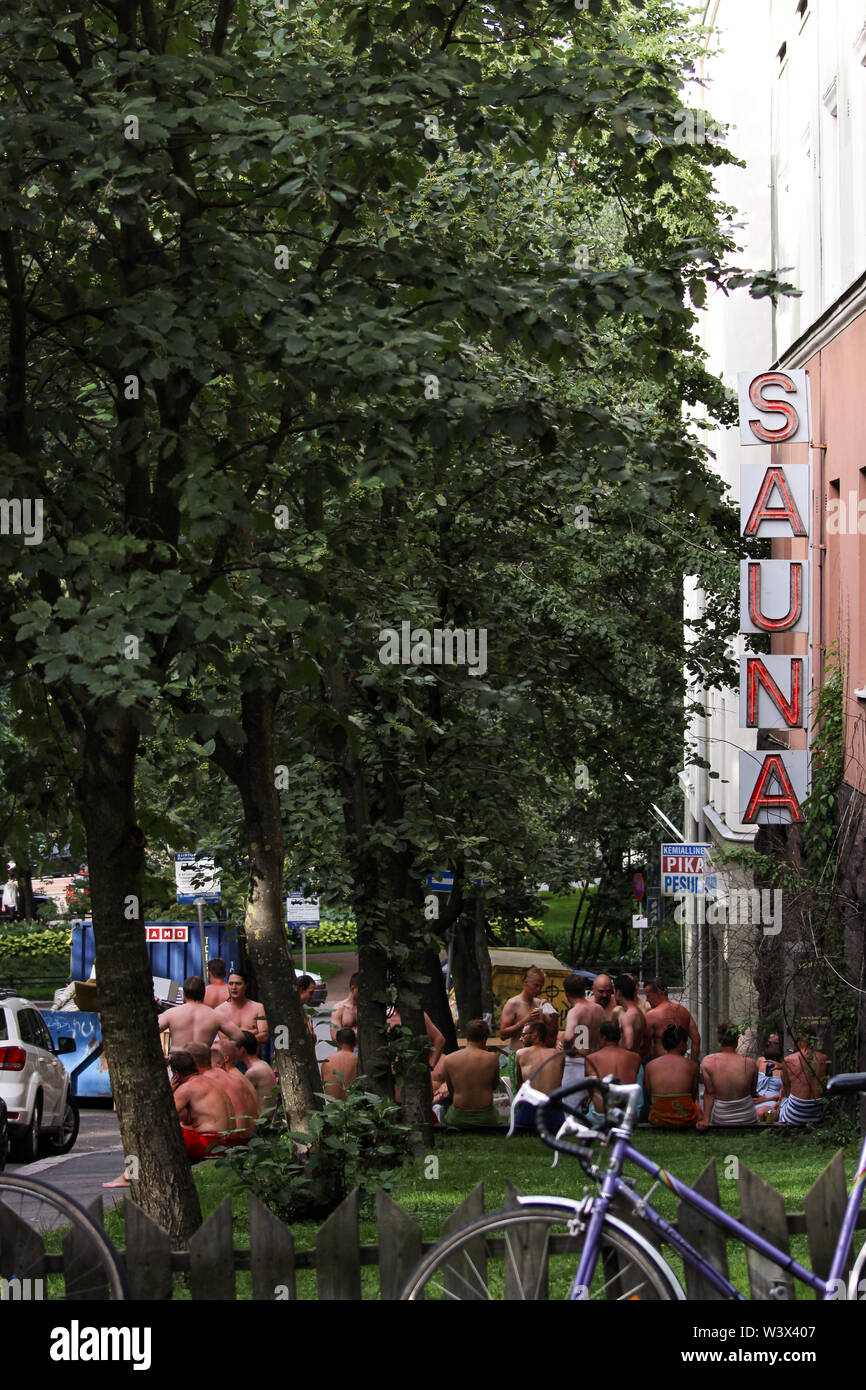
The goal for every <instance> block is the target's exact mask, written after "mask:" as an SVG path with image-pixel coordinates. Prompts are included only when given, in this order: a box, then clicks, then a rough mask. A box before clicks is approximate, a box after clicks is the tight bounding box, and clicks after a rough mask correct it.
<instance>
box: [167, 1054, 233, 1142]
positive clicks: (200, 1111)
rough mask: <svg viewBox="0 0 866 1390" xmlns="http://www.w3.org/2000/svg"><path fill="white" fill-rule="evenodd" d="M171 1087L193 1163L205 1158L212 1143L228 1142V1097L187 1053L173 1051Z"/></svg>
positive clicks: (229, 1130)
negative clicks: (200, 1074) (205, 1075)
mask: <svg viewBox="0 0 866 1390" xmlns="http://www.w3.org/2000/svg"><path fill="white" fill-rule="evenodd" d="M168 1064H169V1066H170V1068H171V1089H172V1091H173V1092H174V1104H175V1109H176V1110H177V1116H178V1119H179V1120H180V1127H181V1133H182V1134H183V1142H184V1144H185V1145H186V1151H187V1153H188V1154H189V1156H190V1160H191V1161H192V1162H193V1163H197V1162H198V1160H199V1159H201V1158H204V1156H205V1154H206V1153H207V1151H208V1149H209V1148H210V1146H211V1144H214V1143H225V1142H226V1139H227V1137H229V1136H230V1134H231V1131H232V1128H233V1125H232V1115H231V1110H230V1107H229V1102H228V1097H227V1096H226V1095H224V1093H223V1092H222V1091H221V1090H220V1088H219V1087H218V1086H215V1085H214V1084H213V1082H212V1081H210V1080H208V1079H206V1078H205V1077H203V1076H199V1074H198V1069H197V1067H196V1064H195V1062H194V1061H193V1059H192V1057H190V1055H189V1053H188V1052H172V1053H170V1054H169V1058H168Z"/></svg>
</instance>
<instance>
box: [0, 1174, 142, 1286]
mask: <svg viewBox="0 0 866 1390" xmlns="http://www.w3.org/2000/svg"><path fill="white" fill-rule="evenodd" d="M128 1297H129V1293H128V1290H127V1285H126V1276H125V1273H124V1268H123V1264H122V1263H121V1260H120V1257H119V1255H118V1253H117V1251H116V1250H115V1248H114V1246H113V1245H112V1243H111V1241H110V1240H109V1239H108V1237H107V1236H106V1234H105V1232H104V1231H103V1230H102V1228H101V1227H100V1226H99V1225H97V1223H96V1222H95V1221H94V1219H93V1217H92V1216H90V1215H89V1214H88V1213H87V1212H86V1211H85V1210H84V1208H83V1207H80V1206H79V1205H78V1203H77V1202H74V1201H73V1200H72V1198H71V1197H67V1196H66V1195H65V1194H64V1193H62V1192H57V1191H55V1189H54V1188H52V1187H48V1186H47V1185H46V1184H45V1183H40V1182H36V1181H35V1180H34V1179H33V1178H22V1177H19V1176H18V1174H17V1173H15V1174H8V1175H6V1174H4V1175H2V1176H0V1301H3V1302H8V1301H19V1300H21V1301H30V1300H39V1301H41V1300H48V1299H92V1300H99V1301H100V1302H104V1301H105V1300H106V1299H109V1300H119V1299H127V1298H128Z"/></svg>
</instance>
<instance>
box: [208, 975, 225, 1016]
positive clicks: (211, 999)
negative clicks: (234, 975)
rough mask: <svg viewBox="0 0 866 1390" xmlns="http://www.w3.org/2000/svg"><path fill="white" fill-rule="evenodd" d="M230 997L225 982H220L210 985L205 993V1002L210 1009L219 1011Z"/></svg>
mask: <svg viewBox="0 0 866 1390" xmlns="http://www.w3.org/2000/svg"><path fill="white" fill-rule="evenodd" d="M228 997H229V987H228V985H227V984H226V982H225V980H218V981H217V983H216V984H210V985H208V987H207V989H206V990H205V992H204V1002H205V1003H206V1004H207V1006H208V1008H209V1009H218V1008H219V1006H220V1004H224V1003H225V1002H226V1000H227V999H228Z"/></svg>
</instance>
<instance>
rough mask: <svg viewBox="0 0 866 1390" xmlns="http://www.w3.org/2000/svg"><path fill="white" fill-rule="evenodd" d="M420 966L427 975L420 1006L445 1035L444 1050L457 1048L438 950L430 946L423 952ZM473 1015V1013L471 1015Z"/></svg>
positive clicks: (451, 1050) (450, 1050)
mask: <svg viewBox="0 0 866 1390" xmlns="http://www.w3.org/2000/svg"><path fill="white" fill-rule="evenodd" d="M422 968H423V970H424V973H425V975H426V976H427V979H426V981H425V982H424V983H423V984H422V986H421V1008H422V1009H423V1010H426V1012H427V1013H428V1014H429V1015H430V1017H431V1019H432V1020H433V1022H434V1023H435V1024H436V1027H437V1028H438V1029H439V1030H440V1032H441V1033H442V1034H443V1035H444V1037H445V1051H446V1052H455V1051H456V1050H457V1032H456V1030H455V1028H454V1019H453V1018H452V1016H451V1006H450V1005H449V1003H448V995H447V994H446V992H445V976H444V974H443V973H442V962H441V961H440V959H439V953H438V951H434V950H433V949H432V948H431V949H429V950H427V951H425V952H424V960H423V963H422ZM473 1017H475V1015H473Z"/></svg>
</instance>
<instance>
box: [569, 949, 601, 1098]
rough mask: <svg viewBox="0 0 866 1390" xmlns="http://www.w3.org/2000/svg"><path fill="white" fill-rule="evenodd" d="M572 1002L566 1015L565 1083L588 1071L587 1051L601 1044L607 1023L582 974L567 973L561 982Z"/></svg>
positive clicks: (580, 1079)
mask: <svg viewBox="0 0 866 1390" xmlns="http://www.w3.org/2000/svg"><path fill="white" fill-rule="evenodd" d="M562 987H563V989H564V990H565V997H566V999H567V1000H568V1002H569V1004H570V1006H571V1007H570V1008H569V1010H568V1013H567V1014H566V1016H565V1031H564V1032H563V1035H562V1050H563V1052H564V1053H565V1070H564V1072H563V1076H562V1084H563V1086H570V1085H572V1084H573V1083H574V1082H576V1081H582V1080H583V1078H584V1076H585V1074H586V1062H585V1059H586V1054H587V1053H588V1052H595V1051H597V1049H598V1048H599V1047H600V1046H601V1033H600V1032H599V1029H600V1028H601V1025H602V1023H604V1021H605V1019H604V1011H603V1010H602V1009H601V1008H599V1006H598V1004H596V1002H595V1000H594V999H587V997H586V981H585V980H584V979H583V978H582V976H580V975H566V977H565V979H564V980H563V982H562Z"/></svg>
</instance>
